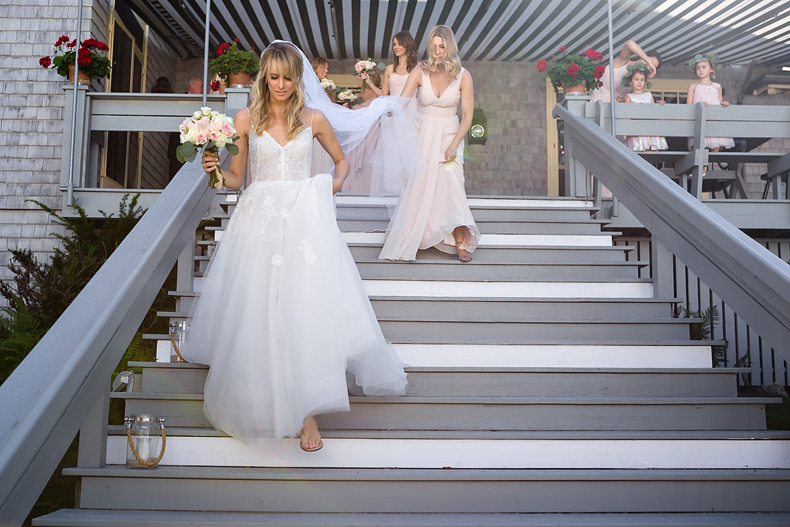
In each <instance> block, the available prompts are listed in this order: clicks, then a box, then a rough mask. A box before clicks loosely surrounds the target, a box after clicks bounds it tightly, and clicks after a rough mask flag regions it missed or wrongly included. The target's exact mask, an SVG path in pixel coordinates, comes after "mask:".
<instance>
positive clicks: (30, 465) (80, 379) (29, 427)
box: [0, 160, 216, 525]
mask: <svg viewBox="0 0 790 527" xmlns="http://www.w3.org/2000/svg"><path fill="white" fill-rule="evenodd" d="M215 193H216V191H214V190H213V189H212V190H209V189H208V188H207V187H206V183H205V177H203V173H202V170H201V167H200V162H199V160H196V162H194V163H191V164H189V165H187V166H185V167H184V168H183V169H182V170H181V171H180V172H179V173H178V174H177V175H176V177H175V178H174V179H173V181H171V182H170V184H169V185H168V186H167V188H165V189H164V191H162V194H161V196H160V197H159V199H157V200H156V201H155V202H154V204H153V206H151V208H149V209H148V211H147V212H146V213H145V214H144V215H143V217H142V218H141V219H140V222H139V223H138V224H137V226H136V227H135V228H134V229H133V230H132V232H131V233H130V234H129V235H128V236H127V237H126V239H125V240H124V241H123V243H121V245H120V246H118V248H117V249H116V250H115V251H114V252H113V254H112V256H111V257H110V258H109V259H108V260H107V262H106V263H105V264H104V265H103V266H102V268H101V269H100V270H99V271H98V273H96V275H95V276H94V278H93V279H92V280H91V281H90V282H89V283H88V285H87V286H85V288H84V289H83V291H82V292H81V293H80V294H79V296H77V298H76V299H75V300H74V301H73V302H72V304H71V305H70V306H69V307H68V309H66V311H65V312H64V313H63V315H62V316H61V317H60V318H59V319H58V321H57V322H56V323H55V325H54V326H53V327H52V328H51V329H50V330H49V331H48V332H47V334H46V335H45V336H44V337H43V338H42V339H41V341H40V342H39V343H38V345H37V346H36V347H35V348H34V349H33V350H32V351H31V353H30V354H29V355H28V357H27V358H26V359H25V360H24V361H23V362H22V364H20V365H19V367H17V369H16V370H14V372H13V373H12V374H11V376H10V377H9V378H8V379H7V380H6V381H5V382H4V383H3V385H2V386H0V523H2V524H3V525H14V524H21V523H22V522H23V521H24V519H25V517H26V516H27V514H28V512H29V511H30V509H31V508H32V506H33V504H34V503H35V501H36V499H37V498H38V496H39V494H40V493H41V491H42V489H43V488H44V486H45V485H46V483H47V481H48V480H49V478H50V475H51V474H52V472H53V471H54V470H55V468H56V467H57V465H58V463H59V462H60V459H61V458H62V457H63V454H64V453H65V451H66V449H67V448H68V446H69V445H70V444H71V442H72V440H73V439H74V436H75V435H76V433H77V431H78V430H79V429H80V427H81V426H82V424H83V422H84V421H85V420H86V417H87V416H88V415H89V414H90V413H91V412H92V411H95V408H96V406H97V404H106V401H107V399H108V398H107V397H102V394H103V393H105V391H107V390H108V389H109V382H110V377H111V375H112V372H113V370H114V369H115V367H116V366H117V364H118V362H119V361H120V360H121V357H122V356H123V353H124V351H125V350H126V348H127V346H128V345H129V342H130V341H131V339H132V337H133V336H134V334H135V331H137V329H138V327H139V326H140V323H141V322H142V320H143V317H144V316H145V314H146V312H147V311H148V309H149V308H150V306H151V303H152V302H153V300H154V298H155V296H156V294H157V292H158V291H159V290H160V288H161V287H162V284H163V283H164V281H165V278H166V277H167V275H168V274H169V273H170V271H171V270H172V268H173V265H174V263H175V262H176V260H177V258H178V257H179V255H180V254H181V253H182V252H183V251H184V247H186V246H189V247H190V248H193V246H194V236H195V229H196V228H197V227H198V224H199V222H200V220H201V219H202V218H203V216H204V214H205V213H206V211H207V210H208V208H209V206H210V204H211V201H212V199H213V197H214V195H215ZM97 401H101V402H100V403H97ZM93 422H97V421H95V420H93ZM98 422H100V423H101V421H98ZM102 425H103V426H104V427H105V428H106V419H105V420H104V422H103V424H102ZM89 435H90V436H91V437H86V438H85V439H86V440H85V441H84V442H81V444H80V456H81V457H82V456H83V453H84V452H85V451H87V450H90V452H87V455H91V456H95V457H96V458H97V459H99V460H100V459H103V456H104V452H105V451H106V445H105V444H104V441H106V430H105V431H104V433H99V434H89ZM97 442H98V443H97Z"/></svg>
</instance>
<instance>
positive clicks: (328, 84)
mask: <svg viewBox="0 0 790 527" xmlns="http://www.w3.org/2000/svg"><path fill="white" fill-rule="evenodd" d="M321 87H322V88H323V89H324V90H325V91H326V92H327V93H337V92H339V91H340V88H338V87H337V84H335V81H333V80H331V79H321Z"/></svg>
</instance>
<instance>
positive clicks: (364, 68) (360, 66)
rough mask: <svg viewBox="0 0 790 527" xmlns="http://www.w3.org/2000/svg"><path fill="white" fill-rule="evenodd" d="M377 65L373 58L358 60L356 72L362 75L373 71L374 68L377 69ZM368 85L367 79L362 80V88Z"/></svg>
mask: <svg viewBox="0 0 790 527" xmlns="http://www.w3.org/2000/svg"><path fill="white" fill-rule="evenodd" d="M376 67H377V66H376V63H375V62H373V60H372V59H370V58H369V59H368V60H358V61H357V63H356V64H354V71H355V72H356V74H357V75H360V74H362V73H367V72H369V71H373V70H375V69H376ZM367 87H368V83H367V81H364V80H363V81H362V89H363V90H364V89H365V88H367Z"/></svg>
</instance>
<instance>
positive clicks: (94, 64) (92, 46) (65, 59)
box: [38, 35, 112, 84]
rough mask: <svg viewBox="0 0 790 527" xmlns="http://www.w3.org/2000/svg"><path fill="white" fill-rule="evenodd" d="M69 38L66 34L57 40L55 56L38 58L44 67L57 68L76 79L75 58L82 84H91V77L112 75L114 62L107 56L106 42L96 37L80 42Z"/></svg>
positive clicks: (60, 72) (63, 73) (60, 73)
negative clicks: (78, 43)
mask: <svg viewBox="0 0 790 527" xmlns="http://www.w3.org/2000/svg"><path fill="white" fill-rule="evenodd" d="M76 48H77V40H76V39H74V40H71V41H70V40H69V37H67V36H66V35H63V36H61V37H60V38H59V39H58V40H57V42H55V52H54V57H50V56H48V55H47V56H45V57H41V58H40V59H38V63H39V64H40V65H41V67H43V68H49V67H50V66H51V67H53V68H55V70H56V71H57V72H58V74H59V75H61V76H63V77H65V78H67V79H69V80H70V81H72V80H74V60H75V58H76V60H77V63H78V64H79V67H80V68H79V81H80V83H81V84H90V81H91V79H103V78H105V77H108V76H109V75H110V69H111V68H112V64H111V63H110V59H108V58H107V52H108V51H109V49H110V48H109V47H108V46H107V44H105V43H104V42H100V41H98V40H96V39H95V38H88V39H85V40H83V41H82V42H80V47H79V48H78V49H76Z"/></svg>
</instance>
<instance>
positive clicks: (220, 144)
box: [214, 135, 228, 148]
mask: <svg viewBox="0 0 790 527" xmlns="http://www.w3.org/2000/svg"><path fill="white" fill-rule="evenodd" d="M227 142H228V139H227V138H226V137H225V136H224V135H221V136H219V137H218V138H216V139H215V140H214V144H215V145H216V146H217V148H222V147H223V146H225V145H226V144H227Z"/></svg>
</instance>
